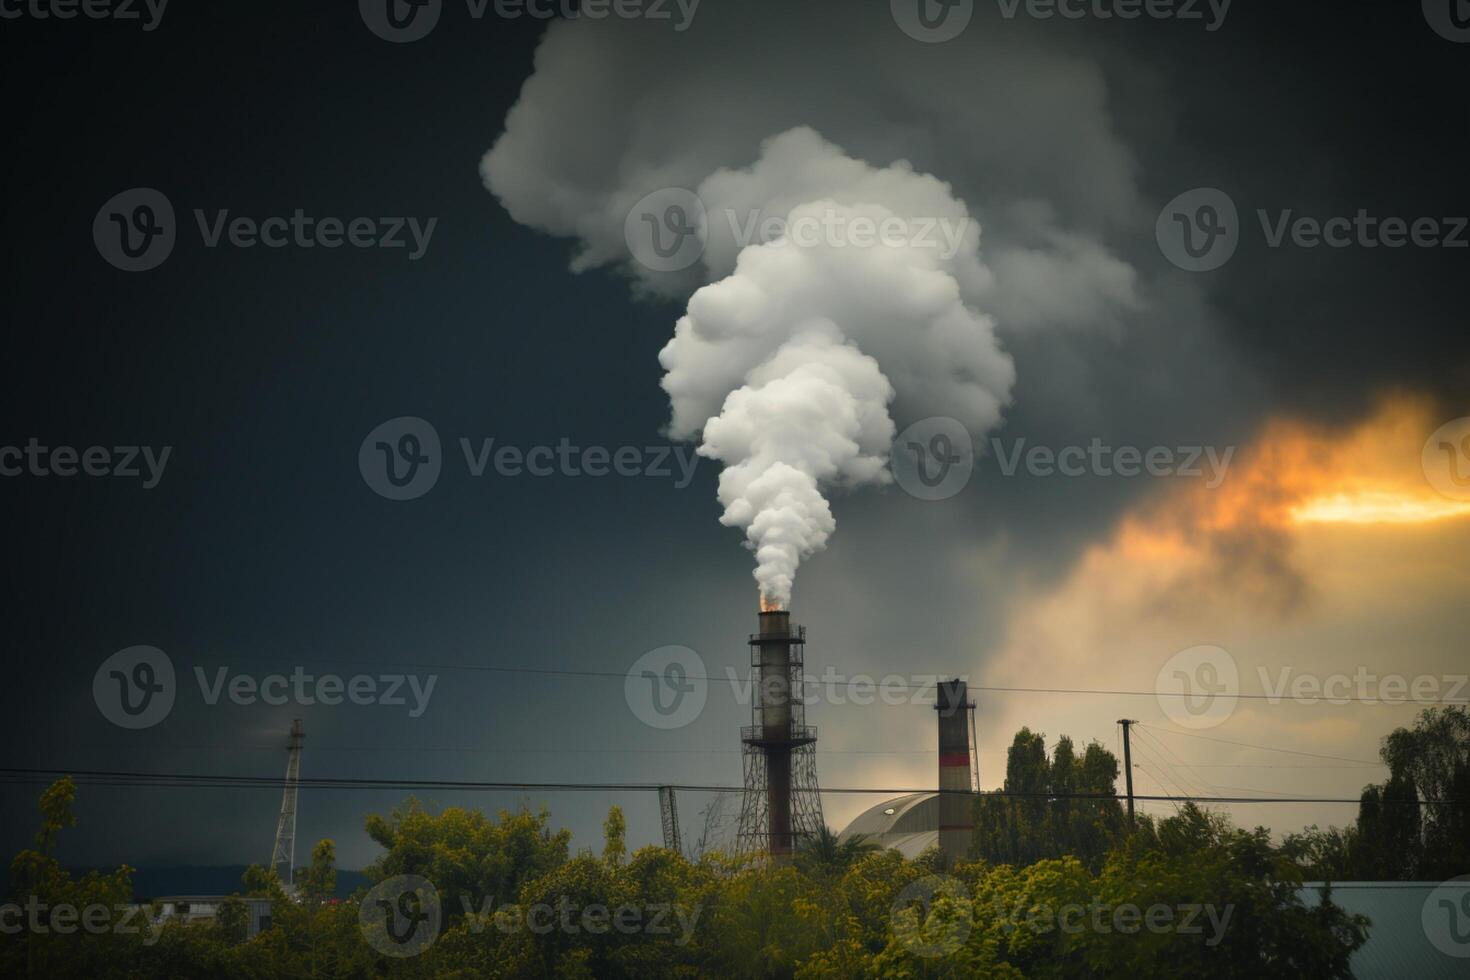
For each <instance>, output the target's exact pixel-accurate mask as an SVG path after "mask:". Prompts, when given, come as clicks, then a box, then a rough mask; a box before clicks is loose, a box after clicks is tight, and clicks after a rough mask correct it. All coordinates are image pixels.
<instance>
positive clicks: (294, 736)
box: [270, 718, 306, 891]
mask: <svg viewBox="0 0 1470 980" xmlns="http://www.w3.org/2000/svg"><path fill="white" fill-rule="evenodd" d="M305 738H306V732H305V731H304V730H303V729H302V727H301V719H300V718H297V719H296V720H295V721H293V722H292V723H291V738H290V741H289V742H288V743H287V746H286V751H287V752H288V753H289V755H287V757H286V783H285V789H284V791H283V792H282V794H281V816H280V819H278V820H277V821H276V843H275V847H273V848H272V849H271V864H270V867H271V870H272V871H274V872H276V880H277V881H279V882H280V883H281V884H282V885H283V886H285V887H286V889H287V890H288V891H289V890H291V889H292V888H293V887H294V886H295V882H294V880H293V879H294V877H295V873H296V797H297V795H298V793H299V792H300V789H301V742H302V740H303V739H305ZM282 865H284V866H285V873H284V874H282V873H281V868H282Z"/></svg>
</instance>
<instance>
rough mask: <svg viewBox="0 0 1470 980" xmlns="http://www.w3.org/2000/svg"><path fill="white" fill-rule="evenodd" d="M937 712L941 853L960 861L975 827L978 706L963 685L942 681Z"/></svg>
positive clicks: (961, 683)
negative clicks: (973, 742) (973, 738)
mask: <svg viewBox="0 0 1470 980" xmlns="http://www.w3.org/2000/svg"><path fill="white" fill-rule="evenodd" d="M934 710H935V711H937V712H938V713H939V849H940V850H941V851H943V852H944V854H945V855H946V856H948V857H950V858H952V859H954V860H961V859H963V858H964V857H965V856H966V854H967V853H968V852H969V849H970V837H971V834H972V832H973V830H974V827H975V819H974V799H973V798H972V796H971V794H972V793H973V792H974V791H975V789H976V786H975V785H974V784H975V783H976V782H978V779H975V778H973V777H975V775H976V774H975V771H974V769H973V768H972V756H971V754H970V753H971V745H970V742H971V734H972V732H973V730H974V717H975V716H974V710H975V702H973V701H971V700H970V699H969V690H968V687H967V685H966V684H965V682H964V681H962V680H952V681H940V682H939V685H938V687H937V688H936V690H935V699H934Z"/></svg>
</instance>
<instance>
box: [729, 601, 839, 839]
mask: <svg viewBox="0 0 1470 980" xmlns="http://www.w3.org/2000/svg"><path fill="white" fill-rule="evenodd" d="M805 650H806V628H805V627H802V626H795V627H793V626H792V625H791V614H790V613H789V612H787V611H786V610H773V611H769V612H762V613H761V614H760V632H758V633H752V634H751V636H750V663H751V721H752V722H753V724H751V725H748V726H746V727H744V728H742V729H741V730H740V741H741V742H742V743H743V744H744V746H745V748H744V752H743V756H744V758H743V762H744V769H745V795H744V798H743V799H742V801H741V806H740V827H739V830H738V833H737V837H736V841H737V845H738V847H739V849H740V850H741V851H742V852H746V853H751V852H758V851H759V852H765V853H767V854H770V855H771V856H772V857H777V858H781V857H786V856H788V855H790V854H791V852H792V851H794V850H795V849H796V847H797V844H798V843H799V842H800V841H801V840H802V839H804V838H806V837H809V836H811V835H813V834H815V833H817V831H818V830H820V829H821V827H822V826H823V819H822V798H821V795H820V793H819V792H818V789H817V753H816V742H817V730H816V728H814V727H813V726H811V725H808V724H807V723H806V702H805V700H804V699H803V690H802V670H803V667H804V662H805V655H806V654H805Z"/></svg>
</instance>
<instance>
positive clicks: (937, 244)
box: [660, 129, 1015, 605]
mask: <svg viewBox="0 0 1470 980" xmlns="http://www.w3.org/2000/svg"><path fill="white" fill-rule="evenodd" d="M699 198H700V200H701V201H702V202H703V203H704V205H705V208H706V210H707V214H708V215H709V216H710V217H709V222H708V224H707V228H713V229H714V232H713V233H711V232H709V231H707V232H706V235H707V239H708V240H710V241H712V242H713V243H714V245H715V248H716V251H715V254H714V255H713V256H712V257H711V267H712V271H713V272H714V274H716V275H719V274H720V273H721V272H722V271H723V267H724V265H725V264H726V262H727V260H726V259H725V256H726V255H727V254H729V253H728V252H727V251H726V249H727V248H728V247H729V246H728V240H727V239H725V238H724V237H723V234H722V233H729V232H730V231H731V228H730V226H731V225H734V226H735V227H736V229H737V230H738V228H739V227H740V226H742V225H743V226H744V227H751V226H752V223H753V222H752V219H751V218H747V217H744V216H748V215H749V216H753V215H760V216H762V220H764V219H765V218H769V217H775V218H778V219H779V221H777V222H776V223H775V224H774V225H771V226H770V227H773V228H776V229H779V230H780V231H779V234H777V235H776V236H775V237H774V238H772V240H770V241H765V242H758V243H752V244H749V245H746V246H745V247H744V248H743V249H741V250H740V251H739V252H738V253H736V254H733V255H732V256H731V259H732V261H730V264H732V265H733V269H732V270H731V271H730V272H729V274H728V275H724V276H723V277H722V278H719V279H718V280H717V281H716V282H713V283H711V284H709V285H707V286H704V287H702V288H701V289H699V290H698V291H697V292H695V293H694V295H693V297H691V299H690V300H689V311H688V313H687V314H686V315H685V316H683V317H682V318H680V320H679V322H678V324H677V326H676V327H675V330H674V339H673V340H671V341H670V342H669V344H668V346H667V347H665V348H664V350H663V352H662V354H661V355H660V360H661V362H662V364H663V366H664V368H665V369H666V371H667V374H666V375H665V376H664V380H663V386H664V389H665V390H666V391H667V392H668V393H669V398H670V401H671V403H672V406H673V418H672V421H671V424H670V431H671V433H672V434H673V435H674V436H675V437H676V438H680V439H695V438H699V437H700V435H701V434H702V435H703V442H702V443H701V445H700V447H699V452H700V453H701V455H704V456H707V457H709V458H711V459H717V460H720V461H721V462H723V463H724V464H725V470H724V472H723V473H722V474H721V476H720V502H721V503H722V504H723V505H724V506H725V513H724V517H723V518H722V521H723V522H724V523H725V524H729V525H734V526H736V527H741V528H744V529H745V532H746V539H747V543H748V544H749V545H750V547H751V548H752V549H753V550H754V551H755V553H756V562H757V567H756V573H755V577H756V581H757V582H758V583H759V584H760V588H761V594H762V596H763V597H764V598H766V599H768V600H770V601H773V602H776V603H779V604H783V605H784V604H785V603H787V602H788V601H789V600H790V597H791V584H792V580H793V578H794V577H795V575H796V567H797V564H798V563H799V562H800V561H801V559H802V558H803V557H805V556H807V555H809V554H811V553H812V552H814V551H817V550H819V549H820V548H821V547H822V546H823V545H824V544H825V543H826V541H827V537H828V535H829V534H831V532H832V529H833V520H832V513H831V509H830V508H829V507H828V504H827V501H826V499H825V498H824V497H823V495H822V490H823V489H824V488H826V487H829V486H839V487H856V486H860V485H863V484H882V483H886V482H888V481H889V479H890V476H889V473H888V469H887V462H888V451H889V446H890V444H891V443H892V441H893V436H894V425H893V421H892V419H891V418H890V415H889V404H890V402H892V401H893V399H894V397H895V394H896V393H902V395H903V397H904V399H905V400H906V402H907V403H909V404H910V405H912V406H922V407H923V408H933V409H935V410H943V411H945V412H946V413H947V414H950V415H953V416H955V417H959V418H961V420H962V421H963V422H965V423H966V424H967V425H968V426H969V427H970V428H971V430H972V431H975V432H983V431H985V430H987V429H989V428H990V427H991V426H993V425H994V424H995V423H996V422H997V421H998V420H999V418H1000V412H1001V408H1002V406H1003V405H1004V404H1005V403H1006V401H1007V400H1008V398H1009V395H1010V388H1011V383H1012V381H1013V379H1014V376H1015V372H1014V369H1013V367H1012V364H1011V360H1010V358H1009V357H1007V356H1006V355H1005V353H1004V352H1003V351H1001V349H1000V347H999V345H998V343H997V341H996V338H995V334H994V329H993V323H992V321H991V320H990V318H988V317H986V316H985V315H983V314H981V313H978V312H976V311H975V310H973V309H971V308H969V307H967V306H966V305H965V303H964V301H963V299H962V294H963V290H962V287H961V281H962V280H963V281H964V282H965V283H966V284H968V286H969V287H970V289H972V290H974V289H978V288H981V287H982V286H983V285H984V284H985V283H986V282H988V280H989V273H988V272H987V271H986V270H985V268H984V267H983V266H982V265H981V263H980V260H979V255H978V246H979V237H980V236H979V229H978V228H977V227H976V225H975V223H974V222H973V221H972V220H971V219H970V217H969V215H968V213H967V212H966V209H965V206H964V204H963V203H961V202H960V201H957V200H955V198H954V197H953V196H952V195H951V193H950V189H949V187H948V186H947V185H945V184H943V183H942V182H940V181H938V180H936V179H934V178H933V177H929V176H926V175H922V174H916V173H914V172H913V170H912V169H911V168H910V167H908V165H907V164H902V163H899V164H895V165H893V166H891V167H887V168H883V169H875V168H873V167H870V166H868V165H867V164H864V163H862V162H860V161H856V160H852V159H849V158H848V157H846V156H845V155H844V154H843V153H842V151H841V150H840V149H838V148H837V147H835V146H833V145H831V144H830V143H826V142H824V141H823V140H822V139H821V138H820V137H819V136H818V135H817V134H816V133H814V132H812V131H811V130H809V129H796V130H792V131H791V132H788V133H784V134H782V135H780V136H777V137H775V138H774V139H771V140H769V141H768V142H767V143H766V144H765V146H764V147H763V149H762V154H761V157H760V159H759V160H758V161H757V162H756V163H755V164H754V166H752V167H751V168H749V169H748V170H742V171H720V172H718V173H715V174H713V175H711V176H710V177H709V178H708V179H707V180H705V181H704V182H703V183H701V184H700V187H699ZM727 218H729V219H733V220H725V219H727ZM722 221H723V222H724V224H725V227H724V228H723V229H722V228H721V227H720V226H721V222H722ZM941 228H942V229H944V231H943V232H941V231H940V230H939V229H941ZM870 229H871V230H872V231H871V233H870V231H869V230H870ZM878 229H886V231H887V233H888V234H887V237H886V239H879V238H878V237H876V230H878ZM870 234H871V237H870Z"/></svg>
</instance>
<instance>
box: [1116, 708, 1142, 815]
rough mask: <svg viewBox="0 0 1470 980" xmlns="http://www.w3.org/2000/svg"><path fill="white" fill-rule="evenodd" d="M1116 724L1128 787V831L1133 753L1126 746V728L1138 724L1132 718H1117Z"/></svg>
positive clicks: (1131, 793) (1131, 802) (1131, 808)
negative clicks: (1120, 738) (1118, 730)
mask: <svg viewBox="0 0 1470 980" xmlns="http://www.w3.org/2000/svg"><path fill="white" fill-rule="evenodd" d="M1118 724H1120V725H1122V726H1123V775H1124V777H1125V780H1126V782H1127V785H1128V830H1129V831H1130V832H1131V831H1132V830H1133V829H1134V826H1135V822H1134V819H1133V751H1132V749H1131V748H1130V747H1129V745H1128V726H1129V725H1136V724H1138V722H1137V721H1136V720H1135V719H1133V718H1119V719H1118Z"/></svg>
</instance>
